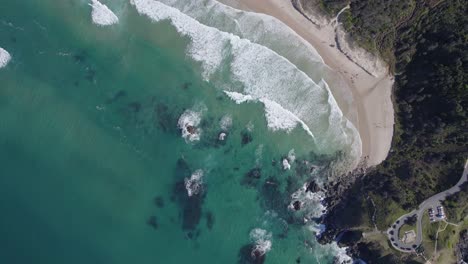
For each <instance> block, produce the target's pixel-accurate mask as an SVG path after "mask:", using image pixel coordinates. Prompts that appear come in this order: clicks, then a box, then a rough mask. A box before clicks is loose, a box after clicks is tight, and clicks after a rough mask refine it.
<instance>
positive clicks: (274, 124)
mask: <svg viewBox="0 0 468 264" xmlns="http://www.w3.org/2000/svg"><path fill="white" fill-rule="evenodd" d="M260 101H261V102H262V103H263V104H264V105H265V117H266V119H267V122H268V128H270V129H271V130H273V131H276V130H286V131H287V132H291V130H292V129H293V128H295V127H296V125H297V124H298V123H299V122H301V120H300V119H299V118H297V116H295V115H294V114H293V113H291V112H289V111H288V110H286V109H284V108H283V107H281V105H279V104H278V103H276V102H274V101H271V100H268V99H260ZM309 131H310V130H309ZM311 134H312V132H311Z"/></svg>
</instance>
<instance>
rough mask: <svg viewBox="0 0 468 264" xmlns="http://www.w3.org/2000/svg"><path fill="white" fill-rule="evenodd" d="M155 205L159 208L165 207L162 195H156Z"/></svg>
mask: <svg viewBox="0 0 468 264" xmlns="http://www.w3.org/2000/svg"><path fill="white" fill-rule="evenodd" d="M154 205H156V207H158V208H163V207H164V198H163V197H162V196H156V197H154Z"/></svg>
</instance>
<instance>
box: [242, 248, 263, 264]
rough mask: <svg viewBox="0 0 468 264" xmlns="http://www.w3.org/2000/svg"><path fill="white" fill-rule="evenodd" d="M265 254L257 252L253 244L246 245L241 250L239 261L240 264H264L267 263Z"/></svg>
mask: <svg viewBox="0 0 468 264" xmlns="http://www.w3.org/2000/svg"><path fill="white" fill-rule="evenodd" d="M265 258H266V256H265V254H261V252H259V251H258V250H255V246H254V245H252V244H249V245H245V246H243V247H242V248H241V249H240V250H239V254H238V261H237V263H239V264H262V263H265Z"/></svg>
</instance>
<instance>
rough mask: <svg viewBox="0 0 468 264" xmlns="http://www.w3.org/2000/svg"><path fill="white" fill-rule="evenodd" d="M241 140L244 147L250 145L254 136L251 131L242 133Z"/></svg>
mask: <svg viewBox="0 0 468 264" xmlns="http://www.w3.org/2000/svg"><path fill="white" fill-rule="evenodd" d="M241 138H242V139H241V144H242V146H244V145H247V144H249V143H250V142H252V140H253V138H252V134H251V133H250V132H249V131H242V132H241Z"/></svg>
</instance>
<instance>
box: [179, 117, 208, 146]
mask: <svg viewBox="0 0 468 264" xmlns="http://www.w3.org/2000/svg"><path fill="white" fill-rule="evenodd" d="M201 115H202V113H201V111H195V110H185V112H184V113H183V114H182V115H181V116H180V117H179V121H178V122H177V126H178V128H179V129H180V130H181V133H182V137H183V138H184V139H185V140H186V141H198V140H200V134H201V129H200V128H198V125H199V124H200V121H201Z"/></svg>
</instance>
